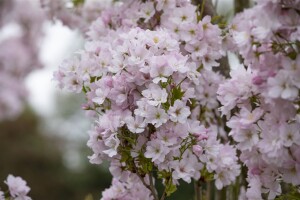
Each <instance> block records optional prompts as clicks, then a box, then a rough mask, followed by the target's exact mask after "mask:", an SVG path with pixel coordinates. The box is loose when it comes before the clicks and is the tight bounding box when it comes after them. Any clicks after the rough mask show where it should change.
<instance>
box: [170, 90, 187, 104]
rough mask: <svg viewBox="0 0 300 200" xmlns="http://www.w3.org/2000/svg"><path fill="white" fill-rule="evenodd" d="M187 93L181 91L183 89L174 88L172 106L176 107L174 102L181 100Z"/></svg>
mask: <svg viewBox="0 0 300 200" xmlns="http://www.w3.org/2000/svg"><path fill="white" fill-rule="evenodd" d="M184 93H185V92H183V91H181V87H180V86H177V87H174V88H173V89H172V99H171V104H172V105H174V102H175V101H176V100H177V99H181V98H182V97H183V95H184Z"/></svg>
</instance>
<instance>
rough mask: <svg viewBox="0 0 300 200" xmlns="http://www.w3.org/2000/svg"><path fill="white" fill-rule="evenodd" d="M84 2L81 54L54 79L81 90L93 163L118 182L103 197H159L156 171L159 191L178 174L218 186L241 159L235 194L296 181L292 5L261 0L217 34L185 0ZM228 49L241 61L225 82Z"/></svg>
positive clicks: (297, 72)
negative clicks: (243, 178)
mask: <svg viewBox="0 0 300 200" xmlns="http://www.w3.org/2000/svg"><path fill="white" fill-rule="evenodd" d="M88 2H90V1H86V2H85V3H84V4H83V5H81V6H80V7H79V10H78V12H80V15H79V18H80V20H82V21H81V22H80V23H79V25H78V26H79V27H80V28H81V29H82V30H85V29H87V31H86V32H85V36H86V43H85V48H84V49H83V50H81V51H80V52H78V53H77V54H76V55H75V56H74V57H72V58H70V59H67V60H65V61H64V62H63V63H62V64H61V66H60V68H59V70H58V71H57V72H55V74H54V77H55V79H56V80H57V81H58V84H59V87H61V88H66V89H67V90H69V91H71V92H74V93H80V92H84V93H85V94H86V99H87V102H86V103H85V104H84V105H83V108H84V109H85V110H87V114H88V115H89V116H90V117H91V118H93V120H94V123H93V127H92V129H91V130H90V132H89V135H90V139H89V141H88V143H87V145H88V146H89V147H90V148H91V149H92V150H93V155H91V156H90V157H89V159H90V162H91V163H94V164H101V163H102V162H103V161H104V160H106V161H109V162H110V171H111V173H112V175H113V176H114V178H113V181H112V186H111V187H110V188H109V189H107V190H105V191H104V192H103V197H102V199H104V200H109V199H158V194H157V192H156V191H155V189H153V187H152V186H153V184H155V183H154V178H153V175H154V174H153V172H154V171H155V172H157V173H156V174H155V176H157V177H158V178H159V179H161V180H162V182H163V184H164V186H165V188H166V190H165V193H166V194H163V195H170V194H171V193H172V192H174V191H175V188H176V186H177V185H179V180H181V179H182V180H183V181H185V182H188V183H190V182H191V181H192V180H195V181H196V182H201V181H203V180H204V181H206V180H207V181H209V180H211V179H214V180H215V186H216V188H217V189H221V188H223V187H224V186H227V185H230V184H233V183H234V182H235V181H236V177H237V176H238V175H239V174H240V171H241V169H240V168H241V166H240V165H239V164H238V162H241V163H242V165H243V168H245V171H246V173H247V183H248V185H247V186H246V187H247V189H246V192H244V193H241V195H240V198H241V199H262V198H263V197H264V198H265V197H266V198H268V199H274V198H275V197H276V196H278V195H280V194H281V192H282V189H281V186H282V184H284V183H285V184H291V185H293V186H299V185H300V182H299V180H300V148H299V145H300V133H299V131H300V115H299V112H300V111H299V109H300V105H299V88H300V78H299V77H300V56H299V48H300V42H299V41H300V15H299V9H297V8H299V4H300V2H299V1H279V0H273V1H263V0H257V1H256V5H255V6H254V7H253V8H250V9H246V10H245V11H244V12H242V13H240V14H237V15H236V16H235V18H234V19H233V21H232V22H231V24H230V25H229V26H228V27H226V28H223V29H220V28H219V26H217V25H214V24H213V23H212V19H211V17H210V16H203V12H202V11H201V9H200V7H199V6H198V7H197V6H195V5H192V4H191V2H190V1H187V0H171V1H158V0H152V1H145V2H144V1H124V2H123V1H118V2H115V1H107V2H106V4H105V6H104V4H103V5H102V4H101V5H100V4H99V9H98V10H97V9H96V10H97V11H98V12H97V13H96V15H92V14H94V13H95V12H89V9H91V8H92V7H90V8H89V7H87V6H86V5H89V4H88ZM51 3H52V1H51ZM51 5H52V4H51ZM53 5H57V2H56V3H54V2H53ZM95 6H96V4H95ZM50 8H51V6H50ZM93 8H94V7H93ZM64 9H65V8H64ZM50 10H51V9H50ZM73 10H74V8H73ZM87 13H89V14H91V15H89V16H87ZM75 16H77V17H78V15H74V16H73V15H72V14H70V15H68V17H67V18H65V19H67V20H66V21H65V22H64V23H65V24H68V25H69V26H71V27H73V25H74V23H73V22H75V21H76V19H75V18H74V17H75ZM96 16H98V17H96ZM60 18H61V16H60ZM74 20H75V21H74ZM88 22H92V23H91V25H90V26H89V27H88V24H89V23H88ZM81 25H82V26H81ZM82 27H83V28H82ZM226 51H232V52H234V53H237V54H238V55H239V56H240V59H241V61H242V64H241V65H239V66H233V69H232V70H231V73H230V77H224V76H223V75H221V74H220V73H218V72H217V71H220V70H218V66H219V65H220V64H219V59H221V58H222V57H223V56H225V52H226ZM227 132H228V133H229V134H228V135H227ZM237 151H238V152H239V154H238V155H239V156H237ZM200 178H201V179H200ZM133 183H134V184H133Z"/></svg>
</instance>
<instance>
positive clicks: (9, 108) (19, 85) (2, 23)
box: [0, 0, 44, 121]
mask: <svg viewBox="0 0 300 200" xmlns="http://www.w3.org/2000/svg"><path fill="white" fill-rule="evenodd" d="M24 8H26V9H24ZM0 11H1V15H0V29H1V30H2V31H3V32H2V33H3V35H4V36H2V38H1V39H0V88H1V91H0V121H1V120H3V119H7V118H12V117H15V116H16V115H17V114H18V113H20V112H21V110H22V107H23V100H24V98H25V96H26V89H25V87H24V78H25V77H26V75H27V74H28V73H29V72H30V71H32V70H34V69H36V68H38V67H40V63H39V58H38V49H39V48H38V42H39V39H40V38H41V35H42V33H41V26H42V23H43V20H44V17H43V13H42V11H41V9H39V7H38V6H37V5H36V4H34V3H33V2H32V1H29V0H25V1H21V0H14V1H11V0H3V1H1V5H0ZM10 29H14V30H15V29H16V31H15V35H13V34H11V35H8V34H7V35H5V34H4V32H5V30H10Z"/></svg>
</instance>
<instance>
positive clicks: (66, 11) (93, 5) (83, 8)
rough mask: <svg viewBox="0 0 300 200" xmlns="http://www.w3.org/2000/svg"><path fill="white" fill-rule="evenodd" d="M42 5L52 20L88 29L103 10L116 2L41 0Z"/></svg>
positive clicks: (83, 29) (102, 0)
mask: <svg viewBox="0 0 300 200" xmlns="http://www.w3.org/2000/svg"><path fill="white" fill-rule="evenodd" d="M40 1H41V6H42V8H43V9H44V11H45V12H46V13H47V15H48V18H49V19H51V20H60V21H61V22H62V23H63V24H64V25H66V26H68V27H70V28H71V29H79V30H81V31H83V32H85V31H87V30H88V27H89V25H90V23H91V22H92V21H94V20H95V19H97V18H98V17H99V15H100V14H101V12H102V11H103V10H105V9H107V8H109V7H111V6H112V4H114V1H113V0H101V1H95V0H78V1H72V0H40Z"/></svg>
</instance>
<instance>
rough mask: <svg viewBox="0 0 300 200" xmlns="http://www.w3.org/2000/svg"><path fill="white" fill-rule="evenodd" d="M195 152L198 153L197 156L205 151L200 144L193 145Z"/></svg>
mask: <svg viewBox="0 0 300 200" xmlns="http://www.w3.org/2000/svg"><path fill="white" fill-rule="evenodd" d="M193 152H194V154H196V155H197V156H200V155H201V154H202V152H203V149H202V147H201V146H200V145H193Z"/></svg>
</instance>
